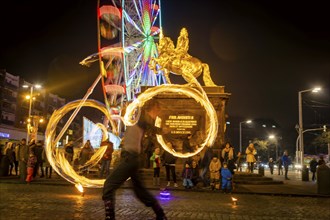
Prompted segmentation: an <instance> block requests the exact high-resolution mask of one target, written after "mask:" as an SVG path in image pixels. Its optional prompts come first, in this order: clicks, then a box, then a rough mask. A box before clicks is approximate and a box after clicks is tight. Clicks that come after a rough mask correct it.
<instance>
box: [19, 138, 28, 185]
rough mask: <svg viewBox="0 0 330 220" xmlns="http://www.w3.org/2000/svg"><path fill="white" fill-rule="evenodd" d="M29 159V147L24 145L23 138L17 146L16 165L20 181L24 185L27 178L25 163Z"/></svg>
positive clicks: (24, 140)
mask: <svg viewBox="0 0 330 220" xmlns="http://www.w3.org/2000/svg"><path fill="white" fill-rule="evenodd" d="M28 158H29V146H28V145H26V139H25V138H23V139H22V140H21V142H20V143H19V145H18V165H19V175H20V181H21V182H22V183H25V180H26V176H27V161H28Z"/></svg>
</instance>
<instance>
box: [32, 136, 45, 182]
mask: <svg viewBox="0 0 330 220" xmlns="http://www.w3.org/2000/svg"><path fill="white" fill-rule="evenodd" d="M34 152H35V155H36V157H37V163H36V165H35V167H34V172H33V178H35V177H36V176H37V174H38V170H39V168H40V171H41V174H40V178H43V177H44V176H45V175H44V167H43V159H42V154H43V152H44V146H43V143H42V141H41V140H39V141H38V142H37V143H36V146H35V151H34Z"/></svg>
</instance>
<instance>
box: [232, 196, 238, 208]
mask: <svg viewBox="0 0 330 220" xmlns="http://www.w3.org/2000/svg"><path fill="white" fill-rule="evenodd" d="M231 201H232V203H233V205H234V206H236V205H237V201H238V200H237V199H236V198H234V197H231Z"/></svg>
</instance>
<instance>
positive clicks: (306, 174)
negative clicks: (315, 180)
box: [301, 165, 309, 181]
mask: <svg viewBox="0 0 330 220" xmlns="http://www.w3.org/2000/svg"><path fill="white" fill-rule="evenodd" d="M301 180H302V181H309V169H308V168H307V167H306V165H304V166H303V168H302V170H301Z"/></svg>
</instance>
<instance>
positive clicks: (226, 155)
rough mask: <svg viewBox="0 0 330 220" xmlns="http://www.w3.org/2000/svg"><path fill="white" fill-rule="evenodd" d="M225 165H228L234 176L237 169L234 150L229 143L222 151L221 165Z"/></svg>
mask: <svg viewBox="0 0 330 220" xmlns="http://www.w3.org/2000/svg"><path fill="white" fill-rule="evenodd" d="M223 163H227V166H228V169H229V170H230V172H231V173H232V174H234V170H235V169H236V166H235V160H234V148H233V146H232V145H231V144H230V143H229V142H227V143H226V144H225V147H224V148H223V149H222V151H221V165H223Z"/></svg>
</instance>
